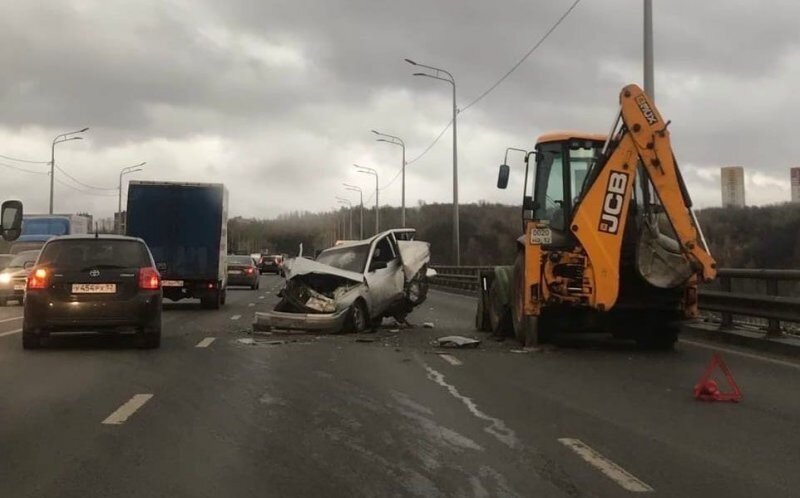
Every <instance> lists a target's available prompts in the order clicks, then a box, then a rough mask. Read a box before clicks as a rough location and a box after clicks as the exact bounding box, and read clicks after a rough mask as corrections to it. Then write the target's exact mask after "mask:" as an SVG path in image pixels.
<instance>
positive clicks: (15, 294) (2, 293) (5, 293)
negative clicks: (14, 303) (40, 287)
mask: <svg viewBox="0 0 800 498" xmlns="http://www.w3.org/2000/svg"><path fill="white" fill-rule="evenodd" d="M24 296H25V289H24V288H23V289H17V290H14V289H13V288H10V287H6V288H2V289H0V299H22V298H23V297H24Z"/></svg>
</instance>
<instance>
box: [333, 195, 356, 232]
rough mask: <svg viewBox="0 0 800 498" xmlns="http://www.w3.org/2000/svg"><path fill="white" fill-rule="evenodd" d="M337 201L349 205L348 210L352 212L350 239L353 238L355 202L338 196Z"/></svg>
mask: <svg viewBox="0 0 800 498" xmlns="http://www.w3.org/2000/svg"><path fill="white" fill-rule="evenodd" d="M336 200H337V201H339V204H344V205H346V206H348V208H349V209H348V211H349V212H350V240H352V239H353V203H352V202H350V199H345V198H344V197H337V198H336Z"/></svg>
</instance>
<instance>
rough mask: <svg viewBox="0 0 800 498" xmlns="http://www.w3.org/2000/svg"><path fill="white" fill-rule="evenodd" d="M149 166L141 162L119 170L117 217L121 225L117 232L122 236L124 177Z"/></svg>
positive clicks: (118, 225)
mask: <svg viewBox="0 0 800 498" xmlns="http://www.w3.org/2000/svg"><path fill="white" fill-rule="evenodd" d="M145 164H147V162H146V161H145V162H141V163H139V164H134V165H133V166H127V167H125V168H122V169H121V170H119V191H118V194H119V196H118V201H117V216H119V223H118V224H117V232H118V233H120V234H122V176H123V175H127V174H128V173H133V172H134V171H142V166H144V165H145Z"/></svg>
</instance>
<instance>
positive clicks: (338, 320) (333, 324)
mask: <svg viewBox="0 0 800 498" xmlns="http://www.w3.org/2000/svg"><path fill="white" fill-rule="evenodd" d="M348 310H349V308H346V309H343V310H341V311H337V312H335V313H287V312H284V311H266V312H258V313H256V316H255V320H254V321H253V330H263V331H268V330H271V329H273V328H276V329H290V330H324V331H338V330H341V329H342V328H343V327H344V322H345V319H346V318H347V311H348Z"/></svg>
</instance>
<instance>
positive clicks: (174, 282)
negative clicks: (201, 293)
mask: <svg viewBox="0 0 800 498" xmlns="http://www.w3.org/2000/svg"><path fill="white" fill-rule="evenodd" d="M161 287H183V280H162V281H161Z"/></svg>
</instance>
